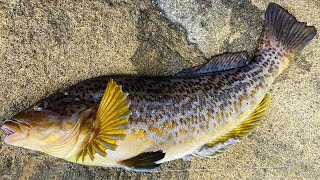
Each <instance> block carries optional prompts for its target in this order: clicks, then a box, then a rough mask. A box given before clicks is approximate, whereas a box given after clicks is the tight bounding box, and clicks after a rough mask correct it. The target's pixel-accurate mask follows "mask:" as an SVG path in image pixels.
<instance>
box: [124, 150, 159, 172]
mask: <svg viewBox="0 0 320 180" xmlns="http://www.w3.org/2000/svg"><path fill="white" fill-rule="evenodd" d="M164 156H165V153H163V152H162V151H161V150H160V151H156V152H152V151H151V152H144V153H141V154H139V155H137V156H135V157H132V158H130V159H126V160H123V161H120V162H119V164H121V165H123V166H124V167H125V168H129V169H131V170H134V171H141V172H142V171H149V170H151V169H154V168H156V167H158V166H160V164H157V163H156V162H157V161H159V160H161V159H163V158H164Z"/></svg>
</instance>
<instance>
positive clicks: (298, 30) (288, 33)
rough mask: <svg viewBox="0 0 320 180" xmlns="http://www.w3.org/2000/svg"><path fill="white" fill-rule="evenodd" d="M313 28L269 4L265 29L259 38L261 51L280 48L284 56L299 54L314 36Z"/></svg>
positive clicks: (280, 8)
mask: <svg viewBox="0 0 320 180" xmlns="http://www.w3.org/2000/svg"><path fill="white" fill-rule="evenodd" d="M316 33H317V30H316V28H315V27H314V26H307V25H306V23H304V22H298V21H297V19H296V18H295V17H294V16H292V15H291V14H290V13H289V12H288V11H286V10H285V9H283V8H282V7H280V6H279V5H277V4H275V3H270V4H269V6H268V8H267V11H266V14H265V28H264V31H263V33H262V36H261V40H260V45H261V47H260V48H261V49H264V48H271V47H274V48H280V49H282V50H283V51H284V52H285V54H286V53H288V54H291V53H294V54H296V53H298V52H300V51H301V50H302V49H303V48H304V47H305V46H306V45H307V44H308V43H309V42H310V41H311V40H312V39H313V37H314V36H315V35H316Z"/></svg>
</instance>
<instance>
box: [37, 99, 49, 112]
mask: <svg viewBox="0 0 320 180" xmlns="http://www.w3.org/2000/svg"><path fill="white" fill-rule="evenodd" d="M47 106H48V102H47V101H44V100H41V101H39V102H38V103H37V104H35V105H34V107H33V109H34V111H43V110H44V109H45V108H46V107H47Z"/></svg>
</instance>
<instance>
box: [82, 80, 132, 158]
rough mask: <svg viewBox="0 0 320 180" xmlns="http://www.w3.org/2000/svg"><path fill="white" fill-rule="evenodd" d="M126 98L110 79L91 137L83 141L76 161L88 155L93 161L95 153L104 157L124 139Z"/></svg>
mask: <svg viewBox="0 0 320 180" xmlns="http://www.w3.org/2000/svg"><path fill="white" fill-rule="evenodd" d="M127 96H128V93H124V92H123V91H122V90H121V86H119V85H117V84H116V82H114V81H113V80H112V79H111V80H110V81H109V83H108V85H107V88H106V90H105V92H104V95H103V97H102V100H101V102H100V106H99V108H98V111H97V114H96V119H95V121H94V123H95V124H94V126H93V131H92V132H91V136H88V137H87V139H86V140H85V141H84V143H86V144H84V146H83V148H82V149H81V150H80V152H79V153H78V155H77V158H76V159H77V160H78V159H79V158H80V157H82V161H83V160H84V158H85V156H86V155H89V157H90V159H91V160H92V161H93V160H94V154H95V153H97V154H99V155H101V156H103V157H105V156H106V155H107V153H106V149H110V150H115V149H116V148H117V141H118V140H121V139H124V138H125V136H126V134H125V130H126V129H128V119H129V117H130V115H131V112H130V109H129V105H130V102H129V100H128V98H127Z"/></svg>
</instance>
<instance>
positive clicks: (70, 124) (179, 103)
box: [3, 3, 316, 171]
mask: <svg viewBox="0 0 320 180" xmlns="http://www.w3.org/2000/svg"><path fill="white" fill-rule="evenodd" d="M315 34H316V30H315V28H314V27H310V26H306V25H305V24H302V23H300V22H297V21H296V19H295V18H294V17H293V16H292V15H290V14H289V13H288V12H287V11H285V10H284V9H282V8H281V7H280V6H278V5H276V4H273V3H271V4H270V5H269V7H268V10H267V13H266V24H265V29H264V31H263V33H262V35H261V40H260V44H259V51H258V52H257V53H256V56H255V58H254V59H252V60H251V61H249V60H248V57H247V55H246V53H245V52H240V53H229V54H224V55H220V56H216V57H213V58H212V59H210V60H209V61H208V63H206V64H204V65H200V66H197V67H193V68H190V69H187V70H185V71H182V72H180V73H178V74H176V75H173V76H166V77H120V76H116V77H109V76H105V77H98V78H93V79H89V80H85V81H83V82H80V83H78V84H76V85H74V86H73V87H71V88H70V89H68V90H66V91H65V93H63V94H56V95H53V96H51V97H49V98H48V99H47V100H46V101H41V102H40V103H39V102H38V103H37V104H35V105H34V106H32V107H30V108H29V109H27V110H26V111H23V112H21V113H19V114H18V115H16V116H14V117H13V118H12V120H8V121H6V122H5V123H4V126H3V129H4V130H6V131H9V134H11V135H10V136H11V137H10V136H9V137H8V138H7V139H6V140H5V141H6V142H7V143H8V144H12V145H16V146H22V147H25V148H29V149H33V150H38V151H42V152H45V153H48V154H51V155H53V156H56V157H59V158H63V159H66V160H68V161H71V162H76V163H81V164H85V165H93V166H103V167H112V166H113V167H124V168H127V169H133V170H138V171H139V170H142V171H144V170H150V169H153V168H155V167H157V166H158V165H159V164H161V163H163V162H166V161H171V160H174V159H179V158H186V157H188V156H197V157H215V156H216V155H218V154H219V153H220V152H222V151H224V150H226V149H227V148H228V147H229V146H230V145H232V144H235V143H237V142H239V141H240V140H241V139H242V138H243V137H245V136H246V135H248V134H249V133H250V132H251V131H252V130H253V129H254V128H255V127H256V125H257V124H258V122H259V121H260V120H261V118H262V117H263V115H264V114H265V112H266V109H267V107H268V104H269V101H270V97H269V95H268V90H269V88H270V86H271V85H272V83H273V81H274V80H275V78H276V77H277V76H279V75H280V74H281V73H282V72H283V71H284V70H285V69H286V68H287V66H288V64H289V63H290V61H292V60H293V57H294V55H295V54H296V53H298V52H299V51H300V50H301V49H302V48H303V47H304V46H305V45H306V44H307V43H308V42H310V41H311V39H312V38H313V37H314V36H315ZM106 87H107V88H106ZM108 112H110V113H109V114H108ZM40 119H41V120H40ZM44 119H45V120H46V121H45V122H44ZM48 119H50V120H49V121H48ZM23 127H27V128H24V129H23ZM32 127H37V128H38V129H39V130H34V131H38V132H41V133H34V132H33V131H32V130H31V129H32ZM28 128H29V130H28ZM40 129H41V130H40ZM43 129H45V130H43ZM13 132H15V133H13ZM12 133H13V134H12ZM30 134H31V135H30ZM28 136H30V137H33V138H29V139H28V138H25V137H28ZM21 137H24V139H25V140H23V141H22V140H21V139H23V138H21Z"/></svg>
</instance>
